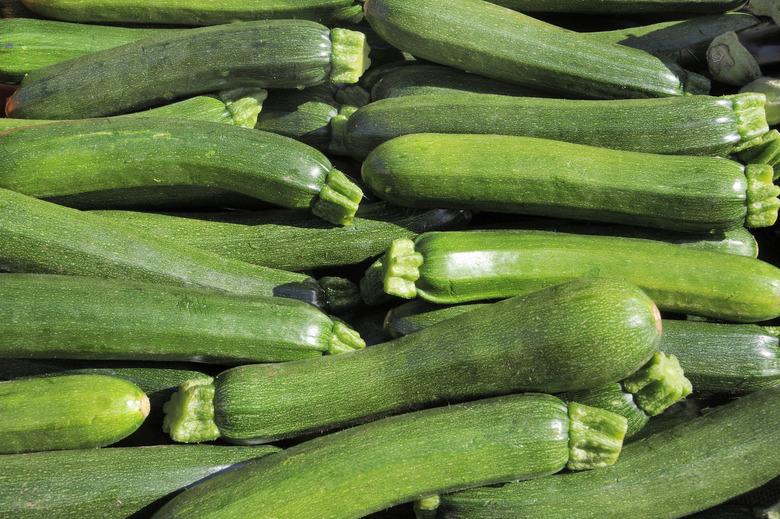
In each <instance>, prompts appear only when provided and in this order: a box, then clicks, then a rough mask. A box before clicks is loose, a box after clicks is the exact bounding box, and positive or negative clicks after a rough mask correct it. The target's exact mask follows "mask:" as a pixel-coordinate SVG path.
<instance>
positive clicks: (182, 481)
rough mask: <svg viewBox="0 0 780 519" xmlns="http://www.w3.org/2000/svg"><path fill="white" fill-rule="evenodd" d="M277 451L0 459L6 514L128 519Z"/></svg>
mask: <svg viewBox="0 0 780 519" xmlns="http://www.w3.org/2000/svg"><path fill="white" fill-rule="evenodd" d="M277 451H279V449H278V448H276V447H272V446H262V447H222V446H214V445H164V446H155V447H133V448H112V449H87V450H74V451H59V452H37V453H29V454H16V455H8V456H2V457H0V515H3V516H7V517H18V518H30V519H34V518H39V517H57V518H63V519H64V518H73V519H81V518H84V517H101V518H105V519H109V518H112V519H113V518H116V519H119V518H125V517H128V516H131V515H132V514H136V513H137V514H139V516H140V514H146V515H148V514H149V513H151V512H152V511H153V510H155V509H156V508H158V506H159V504H158V501H159V500H161V499H163V498H165V497H167V496H169V495H170V494H172V493H175V492H177V491H180V490H183V489H184V488H186V487H188V486H190V485H192V484H194V483H197V482H198V481H200V480H202V479H203V478H205V477H207V476H210V475H212V474H215V473H218V472H221V471H222V470H225V469H229V468H231V467H234V466H236V465H237V464H239V463H242V462H245V461H248V460H250V459H254V458H260V457H262V456H267V455H269V454H272V453H275V452H277Z"/></svg>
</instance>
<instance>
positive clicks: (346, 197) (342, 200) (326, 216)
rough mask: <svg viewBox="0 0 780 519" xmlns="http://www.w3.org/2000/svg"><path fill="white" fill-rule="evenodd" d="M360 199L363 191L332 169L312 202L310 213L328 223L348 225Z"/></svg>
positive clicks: (342, 174)
mask: <svg viewBox="0 0 780 519" xmlns="http://www.w3.org/2000/svg"><path fill="white" fill-rule="evenodd" d="M361 200H363V191H362V190H361V189H360V188H359V187H358V186H357V185H356V184H355V183H354V182H352V180H350V179H349V177H347V176H346V175H345V174H344V173H342V172H341V171H339V170H337V169H332V170H331V171H330V173H328V178H327V179H326V180H325V185H324V186H323V188H322V190H320V194H319V196H318V197H317V198H315V199H314V202H313V203H312V213H314V214H315V215H317V216H319V217H320V218H322V219H323V220H326V221H328V222H330V223H334V224H337V225H350V224H351V223H352V220H353V219H354V217H355V213H357V210H358V207H359V206H360V202H361Z"/></svg>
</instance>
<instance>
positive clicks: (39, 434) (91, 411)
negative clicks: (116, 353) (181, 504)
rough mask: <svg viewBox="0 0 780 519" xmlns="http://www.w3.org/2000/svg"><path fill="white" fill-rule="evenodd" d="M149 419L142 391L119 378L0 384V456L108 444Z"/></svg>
mask: <svg viewBox="0 0 780 519" xmlns="http://www.w3.org/2000/svg"><path fill="white" fill-rule="evenodd" d="M148 414H149V399H148V398H147V397H146V395H145V394H144V392H143V391H141V390H140V389H139V388H138V386H136V385H135V384H132V383H130V382H127V381H126V380H122V379H119V378H114V377H106V376H101V375H70V376H62V377H40V378H29V379H22V380H11V381H7V382H0V415H2V416H3V420H2V422H0V454H13V453H20V452H31V451H46V450H62V449H86V448H94V447H103V446H105V445H111V444H112V443H115V442H117V441H119V440H121V439H122V438H124V437H126V436H128V435H130V434H131V433H132V432H133V431H135V430H136V429H138V427H139V426H140V425H141V424H142V423H143V421H144V419H145V418H146V416H147V415H148Z"/></svg>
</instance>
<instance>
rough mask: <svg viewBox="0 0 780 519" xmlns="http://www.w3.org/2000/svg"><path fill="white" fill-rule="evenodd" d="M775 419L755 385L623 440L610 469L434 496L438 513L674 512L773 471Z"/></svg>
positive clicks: (768, 395)
mask: <svg viewBox="0 0 780 519" xmlns="http://www.w3.org/2000/svg"><path fill="white" fill-rule="evenodd" d="M778 422H780V388H775V389H768V390H764V391H759V392H756V393H753V394H751V395H748V396H745V397H742V398H740V399H738V400H736V401H735V402H733V403H730V404H727V405H725V406H722V407H719V408H717V409H715V410H714V411H711V412H709V413H706V414H705V415H704V416H701V417H699V418H695V419H693V420H691V421H689V422H686V423H683V424H681V425H679V426H677V427H674V428H672V429H670V430H667V431H663V432H659V433H657V434H654V435H653V436H651V437H649V438H646V439H644V440H642V441H639V442H634V443H631V444H629V445H626V447H625V448H624V449H623V452H622V454H621V456H620V461H619V462H618V463H617V464H615V465H614V466H613V467H607V468H605V469H602V470H596V471H591V472H589V473H587V474H586V473H579V474H566V475H562V476H554V477H548V478H543V479H538V480H534V481H526V482H520V483H513V484H509V485H505V486H503V487H501V488H480V489H475V490H469V491H466V492H462V493H457V494H452V495H444V496H441V508H440V509H439V512H440V517H446V518H448V519H455V518H464V519H465V518H468V519H482V518H484V519H488V518H489V519H503V518H507V519H508V518H516V517H534V518H539V519H548V518H550V519H551V518H558V517H569V518H572V519H575V518H586V517H593V516H594V514H595V515H598V514H601V513H603V511H604V510H609V513H610V515H614V516H615V517H643V518H647V519H654V518H659V519H660V518H662V517H682V516H685V515H687V514H690V513H692V512H696V511H699V510H704V509H706V508H709V507H711V506H714V505H716V504H719V503H722V502H723V501H725V500H727V499H729V498H730V497H734V496H737V495H739V494H742V493H744V492H746V491H748V490H751V489H753V488H756V487H758V486H760V485H762V484H764V483H766V482H767V481H769V480H770V479H772V478H774V477H775V476H777V467H778V466H780V450H778V449H777V445H778V442H780V428H778V427H777V424H778ZM724 433H725V434H724ZM724 467H728V470H724ZM682 482H684V484H682ZM561 496H567V499H561Z"/></svg>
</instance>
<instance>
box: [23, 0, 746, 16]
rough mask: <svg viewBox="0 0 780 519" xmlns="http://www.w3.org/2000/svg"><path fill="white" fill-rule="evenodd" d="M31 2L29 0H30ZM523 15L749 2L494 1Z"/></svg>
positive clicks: (702, 8)
mask: <svg viewBox="0 0 780 519" xmlns="http://www.w3.org/2000/svg"><path fill="white" fill-rule="evenodd" d="M28 1H29V0H28ZM490 2H491V3H494V4H499V5H503V6H505V7H508V8H510V9H517V10H518V11H521V12H529V13H533V12H543V13H551V12H554V13H582V14H616V13H620V14H632V13H636V14H639V13H642V14H644V13H673V14H679V13H689V14H706V13H724V12H726V11H731V10H732V9H737V8H739V7H740V6H742V5H743V4H745V0H598V1H593V0H556V1H555V2H550V1H549V0H490Z"/></svg>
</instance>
